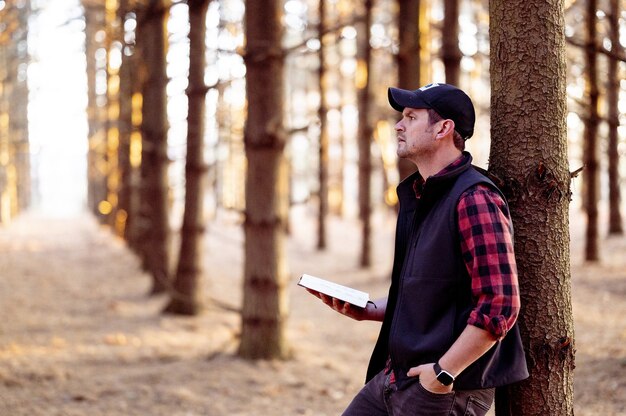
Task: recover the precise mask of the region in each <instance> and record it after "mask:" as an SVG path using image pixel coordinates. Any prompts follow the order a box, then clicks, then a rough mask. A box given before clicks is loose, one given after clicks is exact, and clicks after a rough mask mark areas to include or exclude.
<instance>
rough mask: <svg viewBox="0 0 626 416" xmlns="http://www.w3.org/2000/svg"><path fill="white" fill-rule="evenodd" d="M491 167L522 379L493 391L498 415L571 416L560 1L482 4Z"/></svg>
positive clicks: (507, 0) (508, 0) (571, 347)
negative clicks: (511, 261)
mask: <svg viewBox="0 0 626 416" xmlns="http://www.w3.org/2000/svg"><path fill="white" fill-rule="evenodd" d="M489 8H490V24H491V30H490V44H491V45H490V58H491V70H490V75H491V140H492V141H491V152H490V157H489V160H490V172H492V173H493V174H495V175H497V176H498V177H499V178H501V179H502V180H503V183H502V184H501V187H502V189H503V191H504V192H505V195H506V196H507V198H508V201H509V204H510V209H511V216H512V218H513V224H514V227H515V250H516V259H517V266H518V271H519V282H520V291H521V299H522V312H521V315H520V317H519V320H518V322H519V326H520V330H521V333H522V339H523V342H524V347H525V350H526V357H527V361H528V365H529V371H530V378H529V379H528V380H525V381H522V382H520V383H517V384H514V385H511V386H508V387H507V388H504V389H499V391H498V394H497V401H496V414H497V415H498V416H501V415H510V414H512V415H559V416H568V415H573V387H572V385H573V369H574V341H573V337H574V325H573V318H572V303H571V282H570V264H569V224H568V205H569V196H570V175H569V168H568V159H567V136H566V131H567V130H566V115H567V103H566V92H565V87H566V74H565V67H566V65H565V36H564V25H565V24H564V11H563V3H562V2H560V1H548V2H546V1H544V0H492V1H491V2H490V7H489Z"/></svg>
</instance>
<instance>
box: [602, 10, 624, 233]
mask: <svg viewBox="0 0 626 416" xmlns="http://www.w3.org/2000/svg"><path fill="white" fill-rule="evenodd" d="M619 16H620V2H619V1H618V0H611V1H610V6H609V13H608V17H609V23H610V31H611V32H610V33H611V35H610V39H611V52H618V53H620V52H623V48H622V47H621V44H620V41H619ZM608 60H609V62H608V80H607V84H608V85H607V89H606V101H607V106H608V121H609V143H608V159H609V235H623V234H624V228H623V225H622V213H621V208H620V202H621V192H620V174H619V151H618V146H619V133H618V128H619V91H620V77H619V71H618V68H619V60H618V59H617V58H615V57H609V58H608Z"/></svg>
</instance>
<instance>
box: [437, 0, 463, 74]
mask: <svg viewBox="0 0 626 416" xmlns="http://www.w3.org/2000/svg"><path fill="white" fill-rule="evenodd" d="M443 8H444V16H443V30H442V39H441V42H442V45H441V59H442V60H443V64H444V66H445V71H446V83H448V84H452V85H457V86H458V85H459V82H460V80H461V58H462V57H463V54H462V53H461V48H459V0H445V2H444V6H443Z"/></svg>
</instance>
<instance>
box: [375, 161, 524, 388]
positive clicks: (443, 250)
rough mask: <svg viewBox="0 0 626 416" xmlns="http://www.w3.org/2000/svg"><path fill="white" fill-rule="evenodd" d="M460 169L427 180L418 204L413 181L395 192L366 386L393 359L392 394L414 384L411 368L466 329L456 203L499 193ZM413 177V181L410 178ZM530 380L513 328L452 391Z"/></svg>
mask: <svg viewBox="0 0 626 416" xmlns="http://www.w3.org/2000/svg"><path fill="white" fill-rule="evenodd" d="M466 159H467V161H466V163H465V164H464V165H462V166H460V167H459V168H456V169H455V170H453V171H452V172H449V173H447V174H445V175H441V176H435V177H431V178H429V179H428V181H427V182H426V184H425V187H424V189H423V192H422V196H421V198H420V199H419V200H417V199H416V198H415V193H414V191H413V182H414V181H415V179H416V176H411V177H409V178H407V180H405V181H403V182H402V183H401V184H400V185H399V186H398V190H397V191H398V197H399V200H400V211H399V214H398V224H397V228H396V245H395V258H394V265H393V270H392V283H391V287H390V289H389V297H388V301H387V311H386V314H385V318H384V320H383V325H382V327H381V332H380V335H379V338H378V341H377V343H376V347H375V348H374V352H373V354H372V358H371V360H370V366H369V368H368V375H367V380H369V379H371V378H372V377H373V376H374V375H376V374H377V373H378V372H379V371H381V370H382V369H383V368H384V365H385V362H386V359H387V357H391V362H392V365H393V369H394V371H395V374H396V379H397V383H398V388H403V387H404V386H406V385H407V384H408V383H411V382H413V381H416V379H415V378H408V377H407V376H406V373H407V371H408V370H409V368H411V367H414V366H417V365H420V364H424V363H429V362H435V361H437V360H438V359H439V358H440V357H441V356H442V355H443V354H444V353H445V352H446V351H447V350H448V348H449V347H450V346H451V345H452V344H453V343H454V341H455V340H456V339H457V338H458V336H459V335H460V334H461V332H462V331H463V329H464V328H465V327H466V326H467V319H468V317H469V314H470V312H471V310H472V309H473V307H474V304H473V301H472V297H471V278H470V276H469V275H468V273H467V270H466V267H465V263H464V262H463V258H462V255H461V248H460V243H459V231H458V219H457V204H458V200H459V198H460V196H461V195H462V194H463V193H464V192H465V191H466V190H467V189H469V188H471V187H473V186H475V185H477V184H480V183H482V184H485V185H487V186H490V187H492V188H493V189H494V190H495V191H497V192H500V191H499V190H498V189H497V187H496V186H495V185H494V184H493V183H492V182H491V181H490V180H489V179H488V178H487V177H486V176H484V175H482V174H480V173H479V172H478V171H476V170H475V169H474V168H473V167H472V166H471V164H470V163H471V157H470V156H469V155H468V156H467V158H466ZM416 175H418V174H416ZM526 377H528V371H527V367H526V360H525V356H524V351H523V348H522V343H521V339H520V335H519V329H518V327H517V325H514V327H513V328H511V329H510V330H509V332H508V334H507V335H506V336H505V337H504V339H502V340H501V341H500V342H498V343H496V345H494V346H493V347H492V348H491V349H490V350H489V351H488V352H487V353H486V354H485V355H483V356H482V357H481V358H480V359H478V360H477V361H476V362H474V363H473V364H472V365H470V366H469V367H468V368H467V369H466V370H465V371H463V372H462V373H461V374H459V375H458V376H457V379H456V381H455V383H454V386H455V389H459V390H466V389H479V388H489V387H496V386H501V385H505V384H510V383H513V382H516V381H520V380H523V379H525V378H526Z"/></svg>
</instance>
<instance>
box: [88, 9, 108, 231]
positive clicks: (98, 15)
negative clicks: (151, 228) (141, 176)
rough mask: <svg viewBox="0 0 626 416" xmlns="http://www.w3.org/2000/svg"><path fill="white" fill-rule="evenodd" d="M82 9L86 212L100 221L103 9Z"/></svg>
mask: <svg viewBox="0 0 626 416" xmlns="http://www.w3.org/2000/svg"><path fill="white" fill-rule="evenodd" d="M84 7H85V56H86V59H87V62H86V63H87V123H88V129H89V131H88V141H89V149H88V151H87V205H88V207H89V210H90V211H91V212H92V213H93V214H94V215H96V216H97V217H98V218H99V219H102V216H101V214H100V212H99V211H98V205H99V203H100V201H102V200H104V199H105V198H106V186H105V183H104V178H103V175H102V173H101V170H102V167H103V165H104V163H105V160H104V157H103V147H104V144H103V143H104V140H103V136H104V133H103V129H104V123H103V116H102V110H101V109H100V106H99V105H98V104H99V102H98V101H99V98H98V94H97V92H96V71H97V70H98V68H97V67H96V51H97V50H98V47H100V46H101V45H98V43H97V42H96V33H97V32H98V31H99V30H101V29H102V28H103V26H104V8H103V7H102V6H96V5H92V4H87V3H85V4H84Z"/></svg>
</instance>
